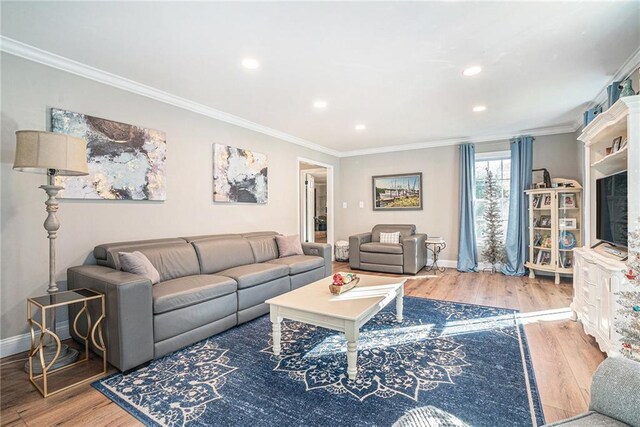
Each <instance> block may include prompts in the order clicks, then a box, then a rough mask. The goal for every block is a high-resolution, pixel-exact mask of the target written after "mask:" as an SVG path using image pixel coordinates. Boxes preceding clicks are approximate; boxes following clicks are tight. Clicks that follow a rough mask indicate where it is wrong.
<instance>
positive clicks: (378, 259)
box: [349, 224, 427, 274]
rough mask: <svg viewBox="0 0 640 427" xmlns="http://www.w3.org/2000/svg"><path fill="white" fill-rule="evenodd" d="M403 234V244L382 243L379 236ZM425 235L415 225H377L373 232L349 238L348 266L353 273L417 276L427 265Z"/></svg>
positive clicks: (401, 242)
mask: <svg viewBox="0 0 640 427" xmlns="http://www.w3.org/2000/svg"><path fill="white" fill-rule="evenodd" d="M395 232H400V243H398V244H397V245H395V244H386V243H380V233H395ZM426 239H427V235H426V234H421V233H416V226H415V225H414V224H378V225H376V226H374V227H373V229H372V230H371V231H370V232H367V233H361V234H356V235H353V236H350V237H349V265H350V266H351V268H353V269H359V270H368V271H380V272H383V273H398V274H416V273H417V272H418V271H420V270H421V269H422V267H424V266H425V264H426V262H427V251H426V247H425V241H426Z"/></svg>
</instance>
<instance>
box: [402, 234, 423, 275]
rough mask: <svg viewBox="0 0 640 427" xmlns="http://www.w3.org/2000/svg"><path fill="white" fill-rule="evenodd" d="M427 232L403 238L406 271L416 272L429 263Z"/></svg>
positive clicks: (404, 269)
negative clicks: (426, 244) (426, 243)
mask: <svg viewBox="0 0 640 427" xmlns="http://www.w3.org/2000/svg"><path fill="white" fill-rule="evenodd" d="M426 240H427V235H426V234H421V233H419V234H413V235H411V236H408V237H405V238H404V239H401V241H400V243H402V256H403V260H402V261H403V266H402V269H403V271H404V272H405V273H410V274H416V273H417V272H418V271H420V270H421V269H422V267H424V266H425V264H426V263H427V248H426V246H425V242H426Z"/></svg>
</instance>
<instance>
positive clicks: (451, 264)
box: [429, 258, 502, 271]
mask: <svg viewBox="0 0 640 427" xmlns="http://www.w3.org/2000/svg"><path fill="white" fill-rule="evenodd" d="M429 263H431V258H429ZM438 266H439V267H445V268H457V267H458V261H457V260H455V259H439V260H438ZM496 267H497V269H498V271H500V268H501V267H502V265H500V264H498V265H497V266H496ZM490 268H491V264H489V263H488V262H479V263H478V271H482V270H484V269H487V270H488V269H490Z"/></svg>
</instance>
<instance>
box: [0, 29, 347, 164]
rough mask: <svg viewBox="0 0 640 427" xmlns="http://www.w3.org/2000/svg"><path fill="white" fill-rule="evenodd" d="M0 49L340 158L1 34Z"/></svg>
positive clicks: (195, 103) (336, 153)
mask: <svg viewBox="0 0 640 427" xmlns="http://www.w3.org/2000/svg"><path fill="white" fill-rule="evenodd" d="M0 50H1V51H3V52H6V53H8V54H10V55H13V56H18V57H20V58H24V59H27V60H29V61H33V62H37V63H39V64H42V65H46V66H48V67H51V68H56V69H58V70H62V71H66V72H68V73H71V74H75V75H77V76H80V77H84V78H87V79H90V80H93V81H96V82H98V83H102V84H105V85H109V86H112V87H115V88H118V89H122V90H125V91H127V92H131V93H135V94H137V95H140V96H144V97H146V98H150V99H153V100H156V101H160V102H163V103H165V104H169V105H173V106H174V107H178V108H181V109H183V110H187V111H191V112H193V113H196V114H200V115H203V116H206V117H210V118H212V119H216V120H220V121H222V122H225V123H230V124H232V125H235V126H239V127H242V128H245V129H249V130H252V131H254V132H258V133H261V134H264V135H268V136H271V137H274V138H277V139H280V140H283V141H287V142H291V143H292V144H296V145H300V146H302V147H305V148H309V149H312V150H315V151H319V152H321V153H325V154H329V155H331V156H335V157H339V156H340V153H339V152H338V151H336V150H332V149H330V148H327V147H324V146H322V145H319V144H316V143H313V142H311V141H307V140H305V139H302V138H298V137H297V136H293V135H289V134H288V133H285V132H281V131H279V130H276V129H272V128H270V127H267V126H263V125H261V124H258V123H254V122H252V121H249V120H246V119H243V118H242V117H238V116H234V115H233V114H228V113H225V112H224V111H220V110H216V109H214V108H211V107H207V106H206V105H203V104H199V103H197V102H193V101H190V100H188V99H185V98H181V97H179V96H176V95H172V94H170V93H168V92H164V91H162V90H159V89H156V88H153V87H151V86H147V85H145V84H142V83H139V82H136V81H133V80H130V79H127V78H125V77H121V76H118V75H116V74H112V73H109V72H107V71H103V70H100V69H98V68H94V67H91V66H89V65H86V64H83V63H81V62H78V61H74V60H72V59H69V58H66V57H64V56H60V55H57V54H55V53H51V52H48V51H46V50H42V49H39V48H37V47H34V46H31V45H28V44H25V43H22V42H19V41H17V40H14V39H11V38H9V37H5V36H1V35H0Z"/></svg>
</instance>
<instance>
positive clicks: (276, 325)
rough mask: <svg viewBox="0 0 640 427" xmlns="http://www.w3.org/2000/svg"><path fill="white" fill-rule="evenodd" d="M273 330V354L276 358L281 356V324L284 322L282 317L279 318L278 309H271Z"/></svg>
mask: <svg viewBox="0 0 640 427" xmlns="http://www.w3.org/2000/svg"><path fill="white" fill-rule="evenodd" d="M270 317H271V330H272V332H273V354H275V355H276V356H279V355H280V350H282V349H281V347H280V322H282V317H279V316H278V309H277V308H274V307H271V314H270Z"/></svg>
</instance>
